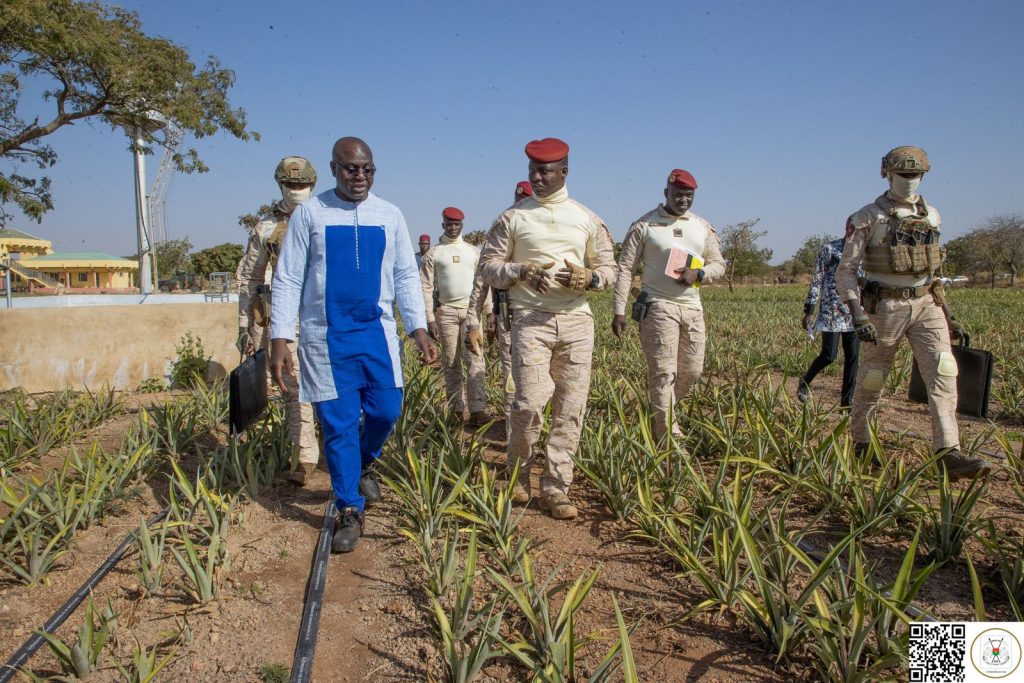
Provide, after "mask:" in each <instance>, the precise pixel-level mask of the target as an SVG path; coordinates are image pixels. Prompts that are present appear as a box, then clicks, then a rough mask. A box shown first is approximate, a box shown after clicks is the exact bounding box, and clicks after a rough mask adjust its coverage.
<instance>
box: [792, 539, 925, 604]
mask: <svg viewBox="0 0 1024 683" xmlns="http://www.w3.org/2000/svg"><path fill="white" fill-rule="evenodd" d="M796 546H797V547H798V548H800V550H802V551H804V552H805V553H807V554H808V555H810V556H811V557H813V558H814V559H816V560H818V561H819V562H820V561H821V560H823V559H824V556H823V555H822V554H821V551H820V550H817V549H816V548H813V547H811V546H810V545H808V544H807V543H806V542H804V541H797V542H796ZM836 562H838V563H839V566H840V567H841V568H842V570H843V571H844V572H845V571H849V570H848V569H847V567H846V563H845V562H843V558H841V557H839V556H836ZM882 597H884V598H890V599H891V598H892V593H890V592H889V591H882ZM903 612H904V614H906V615H907V616H908V617H910V618H911V619H917V620H919V621H930V622H935V621H937V619H935V617H932V616H930V615H928V614H926V613H925V612H924V610H921V609H918V608H917V607H914V604H913V603H907V606H906V607H904V608H903Z"/></svg>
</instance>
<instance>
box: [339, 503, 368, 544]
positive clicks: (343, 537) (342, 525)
mask: <svg viewBox="0 0 1024 683" xmlns="http://www.w3.org/2000/svg"><path fill="white" fill-rule="evenodd" d="M365 521H366V515H365V514H364V513H363V512H362V511H360V510H357V509H355V508H351V507H349V508H342V509H341V511H340V512H339V513H338V521H337V523H336V524H335V528H334V538H333V539H331V552H332V553H349V552H352V551H353V550H355V549H356V544H357V543H359V537H360V536H362V535H363V523H364V522H365Z"/></svg>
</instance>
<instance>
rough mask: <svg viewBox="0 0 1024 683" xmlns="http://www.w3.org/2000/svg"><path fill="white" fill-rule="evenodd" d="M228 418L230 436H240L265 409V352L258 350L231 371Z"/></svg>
mask: <svg viewBox="0 0 1024 683" xmlns="http://www.w3.org/2000/svg"><path fill="white" fill-rule="evenodd" d="M228 387H229V389H230V416H229V418H228V422H229V424H230V425H231V433H232V434H241V433H242V432H244V431H245V428H246V427H248V426H249V425H251V424H252V423H253V422H254V421H255V420H256V418H258V417H259V416H260V415H261V414H262V413H263V411H264V409H266V407H267V352H266V351H264V350H263V349H260V350H259V351H257V352H256V353H254V354H252V355H251V356H249V357H248V358H246V359H245V360H244V361H242V364H241V365H239V366H238V367H237V368H235V369H234V370H232V371H231V377H230V379H229V381H228Z"/></svg>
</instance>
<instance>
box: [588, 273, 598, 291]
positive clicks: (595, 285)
mask: <svg viewBox="0 0 1024 683" xmlns="http://www.w3.org/2000/svg"><path fill="white" fill-rule="evenodd" d="M600 286H601V277H600V276H599V275H598V274H597V273H593V274H592V275H591V276H590V284H589V285H587V289H597V288H598V287H600Z"/></svg>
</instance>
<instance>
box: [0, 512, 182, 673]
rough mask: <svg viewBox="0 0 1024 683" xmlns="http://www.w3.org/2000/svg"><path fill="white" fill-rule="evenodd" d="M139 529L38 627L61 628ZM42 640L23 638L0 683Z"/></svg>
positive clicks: (160, 514)
mask: <svg viewBox="0 0 1024 683" xmlns="http://www.w3.org/2000/svg"><path fill="white" fill-rule="evenodd" d="M168 512H170V508H169V507H166V508H164V509H163V510H161V511H160V512H158V513H156V514H155V515H153V516H152V517H151V518H150V519H149V522H147V524H148V525H150V526H152V525H154V524H156V523H158V522H159V521H160V520H162V519H163V518H164V517H166V516H167V513H168ZM138 531H139V528H138V527H137V528H136V529H135V531H133V532H132V533H130V534H128V535H127V536H125V538H124V540H123V541H121V544H120V545H119V546H117V548H116V549H115V550H114V552H112V553H111V554H110V557H108V558H107V559H106V560H104V561H103V564H101V565H100V566H99V568H97V569H96V571H94V572H93V573H92V576H90V577H89V578H88V579H87V580H86V582H85V583H83V584H82V585H81V586H79V588H78V590H77V591H75V593H74V594H73V595H72V596H71V598H70V599H69V600H68V601H67V602H65V603H64V604H63V605H61V607H60V609H58V610H57V611H56V612H55V613H54V615H53V616H52V617H50V619H49V621H47V622H46V623H45V624H43V627H42V628H41V629H40V630H42V631H45V632H46V633H54V632H56V630H57V629H58V628H60V625H61V624H63V623H64V621H65V620H66V619H67V618H68V617H70V616H71V615H72V613H74V611H75V610H76V609H78V606H79V605H81V604H82V601H83V600H85V598H86V597H87V596H88V595H89V593H91V592H92V589H93V588H95V587H96V585H97V584H98V583H99V582H100V581H102V580H103V578H104V577H105V576H106V575H107V574H109V573H110V570H111V569H113V568H114V567H115V566H117V563H118V562H120V561H121V560H122V559H123V558H124V555H125V553H126V552H127V551H128V546H130V545H131V544H132V543H133V542H134V541H135V535H136V533H138ZM45 642H46V641H45V640H44V639H43V637H42V636H41V635H39V634H38V633H33V634H32V636H31V637H30V638H29V639H28V640H26V641H25V643H24V644H23V645H22V646H21V647H20V648H18V651H17V652H15V653H14V654H13V655H11V658H10V659H8V660H7V661H6V662H5V663H4V665H3V668H0V683H7V681H9V680H11V677H12V676H14V674H16V673H17V672H18V670H19V669H21V667H23V666H25V664H27V663H28V660H29V659H30V658H31V657H32V655H34V654H35V653H36V650H38V649H39V648H40V647H42V645H43V643H45Z"/></svg>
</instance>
